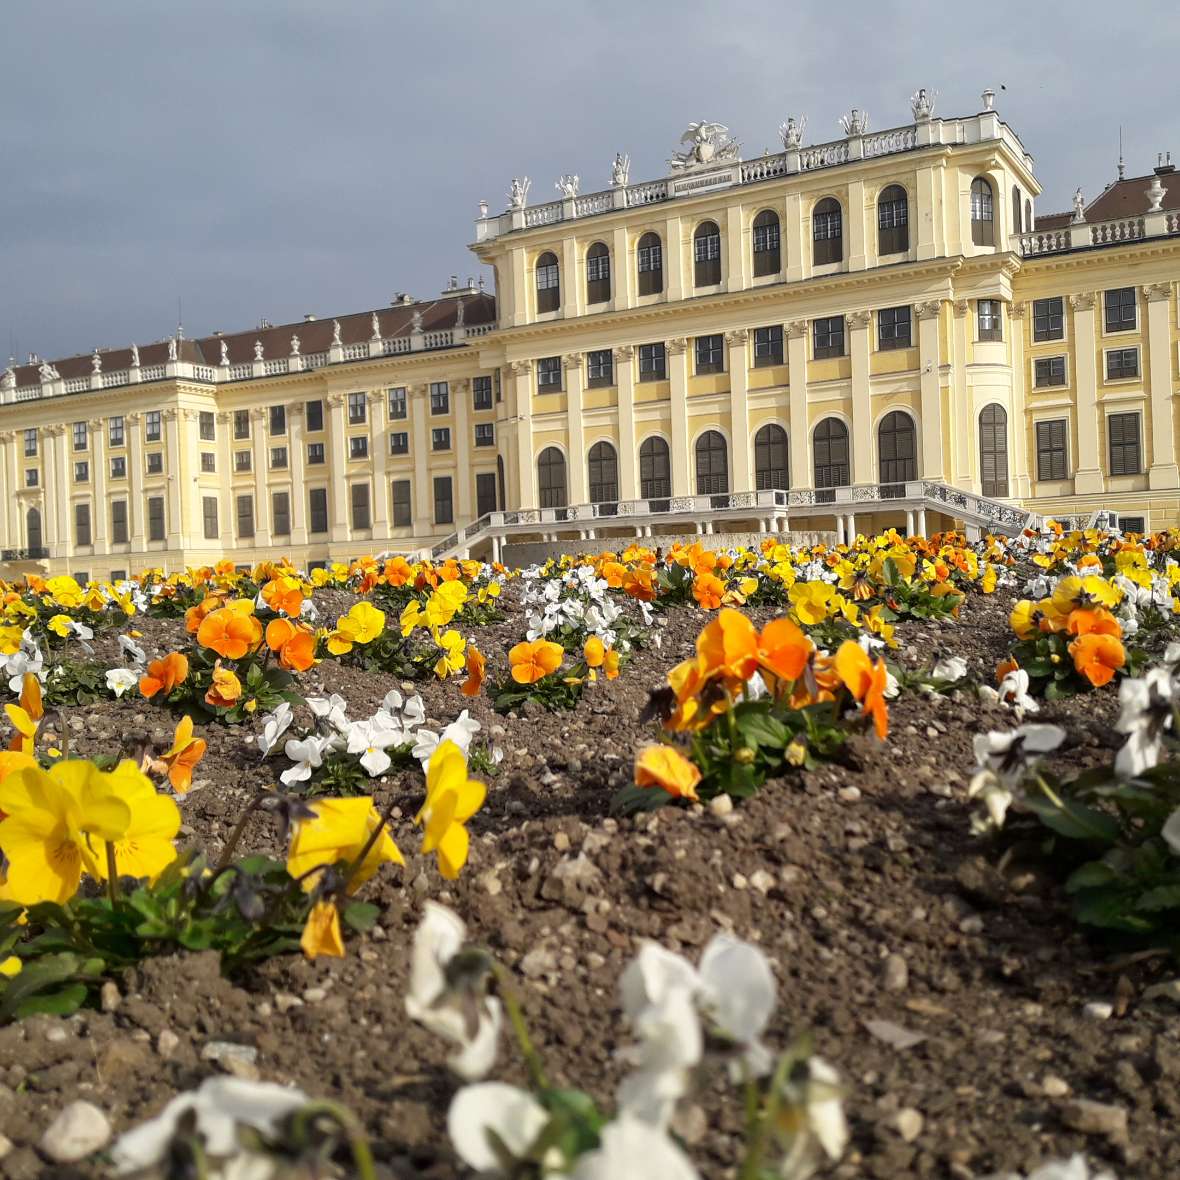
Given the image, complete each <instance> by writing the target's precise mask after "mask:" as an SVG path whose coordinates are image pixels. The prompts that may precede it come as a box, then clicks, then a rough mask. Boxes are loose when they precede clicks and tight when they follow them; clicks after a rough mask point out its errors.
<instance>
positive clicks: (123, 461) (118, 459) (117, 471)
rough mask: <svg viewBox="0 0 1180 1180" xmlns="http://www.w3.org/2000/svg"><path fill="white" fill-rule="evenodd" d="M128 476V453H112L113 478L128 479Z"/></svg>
mask: <svg viewBox="0 0 1180 1180" xmlns="http://www.w3.org/2000/svg"><path fill="white" fill-rule="evenodd" d="M126 478H127V456H126V455H112V456H111V479H126Z"/></svg>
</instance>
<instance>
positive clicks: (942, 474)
mask: <svg viewBox="0 0 1180 1180" xmlns="http://www.w3.org/2000/svg"><path fill="white" fill-rule="evenodd" d="M941 310H942V301H941V300H938V299H931V300H928V301H927V302H925V303H919V304H918V305H917V306H916V307H915V308H914V314H915V315H916V316H917V317H918V369H919V371H920V374H921V376H920V378H919V381H920V388H921V413H922V426H921V434H920V439H919V441H920V443H921V451H920V453H919V455H918V472H919V474H920V475H921V477H922V478H923V479H934V480H937V481H938V482H939V483H942V482H943V481H945V480H946V478H947V471H946V466H945V456H944V454H943V449H942V385H941V382H942V375H941V372H940V368H941V365H942V357H941V356H940V354H939V341H938V331H939V318H940V313H941ZM908 527H909V528H910V532H911V534H912V533H913V527H912V525H911V526H908Z"/></svg>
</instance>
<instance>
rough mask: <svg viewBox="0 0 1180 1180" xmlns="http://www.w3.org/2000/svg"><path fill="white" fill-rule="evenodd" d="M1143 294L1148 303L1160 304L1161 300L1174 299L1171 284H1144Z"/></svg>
mask: <svg viewBox="0 0 1180 1180" xmlns="http://www.w3.org/2000/svg"><path fill="white" fill-rule="evenodd" d="M1143 294H1144V296H1145V298H1146V299H1147V302H1148V303H1158V302H1159V301H1160V300H1161V299H1171V298H1172V284H1171V283H1144V284H1143Z"/></svg>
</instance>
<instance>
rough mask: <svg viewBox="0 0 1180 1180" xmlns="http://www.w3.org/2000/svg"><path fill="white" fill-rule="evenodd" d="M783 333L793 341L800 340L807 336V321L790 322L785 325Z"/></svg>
mask: <svg viewBox="0 0 1180 1180" xmlns="http://www.w3.org/2000/svg"><path fill="white" fill-rule="evenodd" d="M783 331H784V332H786V334H787V335H788V336H789V337H790V338H791V339H792V340H798V339H800V337H806V335H807V321H806V320H790V321H789V322H788V323H786V324H784V325H783Z"/></svg>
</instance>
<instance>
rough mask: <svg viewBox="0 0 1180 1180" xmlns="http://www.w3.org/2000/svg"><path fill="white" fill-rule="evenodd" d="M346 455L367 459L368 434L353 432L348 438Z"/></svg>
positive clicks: (352, 457) (351, 457)
mask: <svg viewBox="0 0 1180 1180" xmlns="http://www.w3.org/2000/svg"><path fill="white" fill-rule="evenodd" d="M348 457H349V458H350V459H367V458H368V457H369V438H368V435H365V434H354V435H352V436H351V437H350V438H349V440H348Z"/></svg>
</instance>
